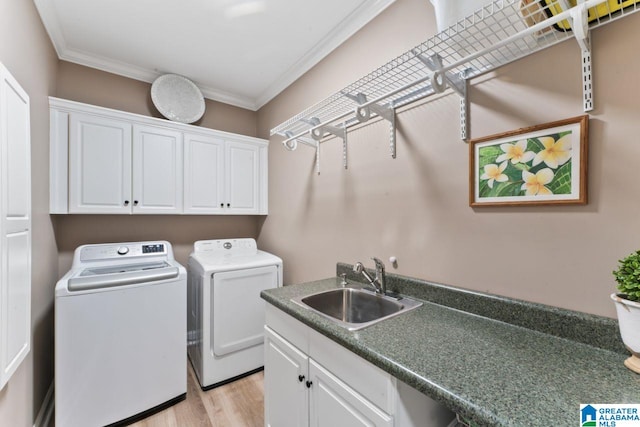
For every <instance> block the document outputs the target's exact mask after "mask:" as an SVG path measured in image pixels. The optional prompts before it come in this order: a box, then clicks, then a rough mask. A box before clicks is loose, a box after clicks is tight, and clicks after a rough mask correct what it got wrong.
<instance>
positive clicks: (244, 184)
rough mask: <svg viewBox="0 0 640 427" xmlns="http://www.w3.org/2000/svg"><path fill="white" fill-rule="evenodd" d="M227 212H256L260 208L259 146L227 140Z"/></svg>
mask: <svg viewBox="0 0 640 427" xmlns="http://www.w3.org/2000/svg"><path fill="white" fill-rule="evenodd" d="M226 178H227V192H226V193H227V197H226V200H225V207H226V208H227V212H228V213H234V214H258V213H259V210H260V206H259V195H260V152H259V147H258V146H256V145H252V144H246V143H242V142H235V141H234V142H227V173H226Z"/></svg>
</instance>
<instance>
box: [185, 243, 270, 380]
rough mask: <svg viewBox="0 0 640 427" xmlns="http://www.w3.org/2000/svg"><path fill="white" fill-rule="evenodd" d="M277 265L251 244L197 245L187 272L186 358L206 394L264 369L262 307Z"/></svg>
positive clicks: (267, 254)
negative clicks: (265, 290) (263, 294)
mask: <svg viewBox="0 0 640 427" xmlns="http://www.w3.org/2000/svg"><path fill="white" fill-rule="evenodd" d="M278 286H282V260H281V259H280V258H278V257H277V256H275V255H272V254H270V253H267V252H264V251H261V250H258V247H257V245H256V241H255V240H254V239H227V240H201V241H197V242H195V244H194V250H193V253H192V254H191V255H190V257H189V266H188V285H187V293H188V296H187V299H188V311H189V313H188V319H187V324H188V331H189V332H188V334H189V335H188V353H189V359H191V364H192V365H193V369H194V371H195V372H196V375H197V377H198V380H199V381H200V386H201V387H202V389H204V390H206V389H209V388H212V387H216V386H218V385H222V384H226V383H228V382H231V381H233V380H236V379H238V378H241V377H243V376H245V375H249V374H252V373H254V372H257V371H260V370H261V369H263V367H264V349H263V347H264V345H263V343H264V313H265V310H264V301H263V300H262V299H261V298H260V292H261V291H262V290H264V289H270V288H275V287H278Z"/></svg>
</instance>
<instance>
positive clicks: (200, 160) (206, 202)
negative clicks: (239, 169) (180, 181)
mask: <svg viewBox="0 0 640 427" xmlns="http://www.w3.org/2000/svg"><path fill="white" fill-rule="evenodd" d="M224 147H225V142H224V141H223V140H221V139H218V138H214V137H211V136H204V135H193V134H185V135H184V213H188V214H212V213H224V206H226V202H225V200H224Z"/></svg>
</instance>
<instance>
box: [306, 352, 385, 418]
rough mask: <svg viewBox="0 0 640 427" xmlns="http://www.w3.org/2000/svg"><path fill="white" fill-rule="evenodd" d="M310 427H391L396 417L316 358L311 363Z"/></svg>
mask: <svg viewBox="0 0 640 427" xmlns="http://www.w3.org/2000/svg"><path fill="white" fill-rule="evenodd" d="M309 378H310V385H311V387H310V388H309V391H310V393H309V394H310V397H309V420H310V423H309V424H310V426H312V427H321V426H326V427H328V426H344V427H347V426H349V427H360V426H362V427H365V426H369V427H373V426H376V427H383V426H384V427H392V426H393V418H391V416H390V415H389V414H386V413H384V412H382V411H381V410H380V409H378V408H376V407H375V406H374V405H373V404H372V403H371V402H369V401H368V400H367V399H365V398H364V397H363V396H362V395H360V394H359V393H358V392H356V391H355V390H353V389H352V388H351V387H349V386H348V385H347V384H345V383H344V382H342V381H340V380H339V379H338V378H337V377H336V376H334V375H332V374H331V372H329V371H328V370H326V369H325V368H323V367H322V365H320V364H318V363H317V362H316V361H314V360H313V359H310V360H309Z"/></svg>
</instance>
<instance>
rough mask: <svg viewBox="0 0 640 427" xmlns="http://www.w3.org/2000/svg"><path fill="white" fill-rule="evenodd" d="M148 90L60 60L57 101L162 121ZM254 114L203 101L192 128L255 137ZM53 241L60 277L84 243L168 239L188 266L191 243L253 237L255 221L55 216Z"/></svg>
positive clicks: (141, 84) (248, 218)
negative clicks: (55, 242) (201, 110)
mask: <svg viewBox="0 0 640 427" xmlns="http://www.w3.org/2000/svg"><path fill="white" fill-rule="evenodd" d="M150 89H151V85H150V84H149V83H145V82H140V81H136V80H132V79H128V78H126V77H121V76H117V75H115V74H111V73H107V72H104V71H100V70H95V69H92V68H88V67H84V66H81V65H77V64H72V63H70V62H65V61H60V67H59V70H58V78H57V87H56V90H57V92H56V96H58V97H59V98H64V99H70V100H73V101H78V102H84V103H87V104H93V105H99V106H101V107H107V108H114V109H117V110H122V111H128V112H131V113H137V114H144V115H147V116H152V117H162V116H161V115H160V113H158V111H157V110H156V109H155V107H154V106H153V103H152V102H151V96H150ZM256 120H257V113H256V112H254V111H249V110H245V109H242V108H238V107H233V106H231V105H227V104H222V103H220V102H215V101H211V100H206V111H205V115H204V117H203V118H202V119H201V120H200V121H199V122H198V123H196V125H198V126H202V127H208V128H213V129H218V130H223V131H227V132H233V133H238V134H241V135H248V136H256ZM55 222H56V241H57V242H58V248H59V251H60V274H64V272H65V271H67V270H68V269H69V267H70V266H71V261H72V259H73V251H74V249H75V248H76V247H78V246H79V245H83V244H88V243H108V242H126V241H136V240H169V241H170V242H171V243H172V246H173V249H174V252H175V256H176V259H178V261H180V262H181V263H183V264H185V265H186V262H187V258H188V256H189V253H190V252H191V250H192V249H193V242H194V241H196V240H202V239H223V238H232V237H254V238H256V237H257V233H258V222H259V218H258V217H252V216H167V215H158V216H155V215H144V216H127V215H57V216H55Z"/></svg>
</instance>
